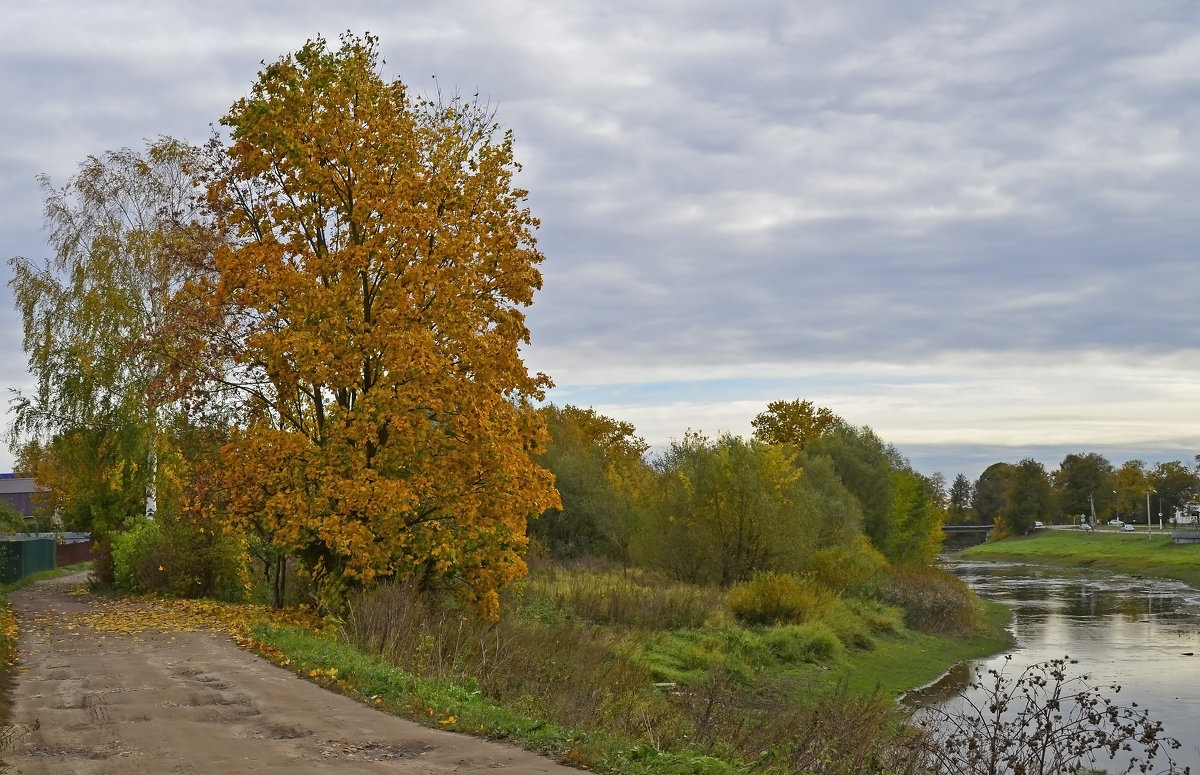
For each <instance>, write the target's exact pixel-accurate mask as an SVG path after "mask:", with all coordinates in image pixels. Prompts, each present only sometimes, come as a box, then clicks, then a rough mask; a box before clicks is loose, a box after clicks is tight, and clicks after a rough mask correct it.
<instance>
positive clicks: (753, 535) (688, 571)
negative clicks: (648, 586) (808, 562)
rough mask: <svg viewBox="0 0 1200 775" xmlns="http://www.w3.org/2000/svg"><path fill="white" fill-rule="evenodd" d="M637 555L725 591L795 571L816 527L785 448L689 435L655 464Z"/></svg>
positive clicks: (797, 472) (728, 437)
mask: <svg viewBox="0 0 1200 775" xmlns="http://www.w3.org/2000/svg"><path fill="white" fill-rule="evenodd" d="M655 468H656V471H657V476H656V489H655V491H654V494H653V503H652V504H651V505H650V507H649V508H648V512H649V518H648V520H647V524H646V525H645V528H644V530H643V531H642V532H641V534H640V535H639V537H638V542H637V546H636V551H637V555H638V557H639V559H640V560H642V561H643V562H644V563H646V564H650V565H654V566H658V567H662V568H665V569H666V570H668V571H670V572H671V573H672V574H674V575H675V576H676V577H678V578H680V579H682V580H684V581H691V582H710V583H717V584H721V585H723V586H728V585H730V584H733V583H735V582H738V581H745V580H746V579H748V578H750V577H751V576H752V575H753V574H754V573H756V572H758V571H763V570H771V569H776V568H790V567H795V566H797V565H798V564H799V562H800V560H801V558H802V556H803V555H804V554H805V551H806V547H811V546H812V544H813V543H814V542H815V541H816V540H818V535H819V528H818V527H817V526H815V525H813V524H812V523H811V517H812V516H813V515H812V513H811V511H809V510H808V509H807V508H806V507H805V506H806V504H805V501H804V498H803V496H802V494H801V492H802V488H803V485H802V474H801V472H800V470H799V469H798V468H796V466H795V464H794V459H793V457H792V455H791V454H790V453H788V452H786V451H785V450H784V449H783V448H781V447H779V446H775V445H768V444H763V443H761V442H758V441H749V442H747V441H745V440H744V439H741V438H739V437H737V436H733V435H730V434H724V435H722V436H721V437H719V438H718V439H716V440H715V441H713V440H709V439H708V438H707V437H705V436H703V435H701V434H698V433H689V434H687V435H686V436H685V437H684V438H683V440H682V441H675V442H672V444H671V446H670V448H669V449H668V450H667V451H666V452H665V453H664V454H663V455H662V457H661V458H660V459H658V460H657V461H656V463H655Z"/></svg>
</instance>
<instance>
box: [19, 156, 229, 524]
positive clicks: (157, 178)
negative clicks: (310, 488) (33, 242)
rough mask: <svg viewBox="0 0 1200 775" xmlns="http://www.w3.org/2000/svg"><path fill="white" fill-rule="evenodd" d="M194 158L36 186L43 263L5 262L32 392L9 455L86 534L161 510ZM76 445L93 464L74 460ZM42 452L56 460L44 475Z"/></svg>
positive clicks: (200, 223)
mask: <svg viewBox="0 0 1200 775" xmlns="http://www.w3.org/2000/svg"><path fill="white" fill-rule="evenodd" d="M195 158H196V151H195V149H193V148H191V147H190V146H187V145H186V144H184V143H180V142H178V141H176V140H172V139H170V138H161V139H159V140H157V141H155V142H153V143H150V144H149V145H148V146H147V149H146V151H145V152H144V153H139V152H136V151H133V150H130V149H122V150H119V151H110V152H108V153H106V154H104V155H102V156H91V157H88V159H87V160H86V161H85V162H84V163H83V164H82V165H80V168H79V171H78V172H77V174H76V175H75V176H74V177H72V178H71V179H70V180H69V181H68V182H67V184H66V185H65V186H64V187H63V188H61V189H56V188H53V187H52V186H51V183H50V180H49V178H46V177H43V178H42V179H41V182H42V188H43V190H44V191H45V194H46V199H45V213H46V222H47V224H48V227H49V232H50V238H49V241H50V246H51V248H52V256H51V257H50V258H48V259H47V260H45V261H42V262H35V261H32V260H29V259H27V258H24V257H16V258H13V259H11V260H10V262H9V264H10V265H11V267H12V270H13V278H12V279H11V280H10V282H9V285H10V286H11V287H12V290H13V294H14V296H15V298H16V302H17V308H18V310H19V311H20V313H21V317H22V323H23V327H24V340H23V346H24V350H25V353H26V356H27V358H28V367H29V371H30V373H32V374H33V376H34V379H35V381H36V388H35V389H34V391H33V392H32V393H31V394H28V395H26V394H19V395H18V396H17V398H16V400H15V401H14V404H13V410H14V411H13V416H14V420H13V423H12V425H11V427H10V431H9V441H10V446H11V447H12V448H13V449H14V450H15V451H16V452H17V453H18V454H19V455H21V456H22V457H23V458H24V459H25V460H26V461H27V462H28V463H29V464H30V467H31V468H33V469H37V470H38V471H43V470H45V471H49V470H53V471H54V472H55V481H54V482H53V483H51V482H45V481H43V484H52V485H53V487H55V488H57V489H58V490H59V491H60V492H64V493H65V492H69V493H71V497H72V502H71V503H70V504H67V505H68V506H69V508H70V509H74V510H75V511H76V513H77V514H79V515H87V520H86V521H80V522H78V523H77V526H78V527H81V528H92V527H94V528H96V529H97V530H98V531H99V530H102V529H103V528H104V527H105V526H109V525H115V524H118V523H119V522H120V521H121V520H122V519H124V518H125V517H126V516H128V515H129V514H130V513H131V512H132V510H133V509H135V508H136V509H137V510H142V509H144V511H145V513H146V514H147V515H153V514H154V512H155V511H156V510H157V509H158V501H159V499H160V493H159V484H160V481H161V479H162V474H161V472H160V470H159V463H160V458H161V456H162V454H163V452H164V449H169V448H170V446H171V443H170V440H169V439H166V438H164V437H163V434H162V426H163V423H164V418H165V417H167V416H168V415H169V414H170V413H172V412H175V411H177V407H175V406H173V405H172V403H171V400H170V397H169V396H165V395H164V394H163V390H162V387H163V383H164V380H165V379H166V378H167V376H168V374H169V373H170V371H171V369H172V365H171V363H170V358H169V353H167V352H165V351H164V350H163V349H162V348H163V346H164V345H165V344H166V343H168V342H169V338H168V337H164V336H162V332H163V331H164V330H166V329H167V328H169V327H170V326H171V320H170V314H169V311H168V301H169V299H170V298H171V297H172V295H173V294H174V293H176V292H177V291H178V290H179V289H180V288H181V287H182V285H183V284H184V283H185V282H186V281H187V280H188V279H189V278H190V277H192V276H193V274H194V271H195V264H194V263H193V262H192V261H191V260H189V255H188V254H189V253H191V252H192V251H195V250H196V249H197V246H198V245H200V246H205V245H208V244H211V237H206V238H204V239H201V235H205V234H207V235H211V230H210V229H209V228H208V226H207V224H206V221H205V218H204V216H203V213H202V211H201V210H200V209H199V208H198V207H197V204H196V202H195V200H194V197H193V195H192V186H191V181H190V179H189V178H188V175H187V168H188V167H189V165H191V164H192V163H193V162H194V160H195ZM77 444H82V445H83V447H84V448H85V449H87V450H89V452H88V454H87V455H84V456H83V457H82V460H81V459H80V457H81V456H80V454H79V453H80V450H78V449H75V448H74V447H75V445H77ZM42 452H46V453H47V454H50V455H52V456H53V458H54V459H53V460H50V461H47V465H46V466H40V465H38V464H37V460H36V457H37V456H38V455H39V454H41V453H42ZM72 459H74V460H75V462H74V463H72V464H70V465H67V464H65V461H67V460H72ZM55 461H57V462H55ZM98 466H99V467H104V470H97V467H98ZM41 475H42V474H41V473H39V476H41ZM114 489H116V490H118V491H119V492H113V490H114Z"/></svg>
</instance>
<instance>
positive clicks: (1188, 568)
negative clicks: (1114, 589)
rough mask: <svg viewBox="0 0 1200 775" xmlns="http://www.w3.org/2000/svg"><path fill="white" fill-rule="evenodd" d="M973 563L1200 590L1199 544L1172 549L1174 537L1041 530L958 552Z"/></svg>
mask: <svg viewBox="0 0 1200 775" xmlns="http://www.w3.org/2000/svg"><path fill="white" fill-rule="evenodd" d="M958 556H959V557H962V558H963V559H971V560H1017V561H1022V562H1030V563H1038V564H1045V565H1060V566H1067V567H1075V568H1103V569H1105V570H1112V571H1116V572H1118V573H1126V574H1129V575H1132V576H1154V577H1157V578H1170V579H1176V580H1178V581H1182V582H1184V583H1185V584H1188V585H1189V586H1192V587H1197V588H1200V544H1173V543H1171V538H1170V536H1165V535H1154V536H1153V537H1151V538H1149V539H1147V538H1146V534H1145V533H1117V532H1115V531H1097V532H1091V533H1089V532H1084V531H1072V530H1039V531H1037V532H1035V533H1034V534H1032V535H1028V536H1020V537H1016V538H1006V539H1004V540H1001V541H989V542H987V543H984V544H979V545H978V546H973V547H970V548H969V549H964V550H963V551H962V552H959V554H958Z"/></svg>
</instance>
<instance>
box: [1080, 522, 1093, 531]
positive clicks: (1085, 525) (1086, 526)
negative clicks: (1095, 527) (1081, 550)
mask: <svg viewBox="0 0 1200 775" xmlns="http://www.w3.org/2000/svg"><path fill="white" fill-rule="evenodd" d="M1079 529H1080V530H1091V529H1092V526H1091V525H1089V524H1088V523H1086V522H1080V523H1079Z"/></svg>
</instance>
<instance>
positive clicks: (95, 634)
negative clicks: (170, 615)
mask: <svg viewBox="0 0 1200 775" xmlns="http://www.w3.org/2000/svg"><path fill="white" fill-rule="evenodd" d="M85 583H86V574H82V573H80V574H73V575H69V576H63V577H61V578H58V579H53V580H50V581H43V582H39V583H37V584H34V585H32V586H29V587H26V588H24V589H21V590H18V591H16V592H13V593H12V594H11V595H9V601H10V603H11V605H12V606H13V608H14V610H15V611H16V613H17V616H18V617H19V620H20V625H21V635H20V642H19V643H20V645H19V649H20V654H21V657H20V662H19V664H18V666H17V671H16V674H15V677H14V682H13V686H12V690H11V691H12V694H11V699H12V713H11V719H10V720H11V723H14V724H25V725H29V726H33V725H34V723H35V722H36V723H37V724H38V728H37V729H36V730H34V731H32V732H31V733H30V734H28V735H26V736H25V737H23V738H22V739H21V740H19V741H18V742H17V743H16V745H15V746H14V748H13V750H12V751H10V752H9V753H8V754H7V755H5V757H4V758H5V760H6V761H8V762H9V763H10V764H12V765H15V767H16V768H17V771H18V772H20V773H23V774H24V775H37V774H38V773H54V775H70V774H75V775H118V774H119V775H139V774H142V773H145V774H153V775H160V774H162V773H205V775H211V774H212V773H287V775H310V774H315V773H422V774H423V775H424V774H428V775H436V774H438V773H460V774H462V775H475V774H481V773H494V772H496V771H497V770H507V771H509V772H516V773H535V774H536V773H545V774H546V775H572V774H575V775H577V774H578V772H579V770H575V769H572V768H569V767H564V766H562V765H559V764H555V763H554V762H552V761H550V760H548V759H544V758H542V757H539V756H536V755H534V754H531V753H529V752H527V751H523V750H520V749H517V748H513V747H511V746H506V745H503V744H500V743H494V742H490V741H486V740H480V739H477V738H473V737H468V736H465V735H460V734H455V733H453V732H446V731H443V730H438V729H429V728H426V727H422V726H419V725H417V724H414V723H412V722H409V721H405V720H403V719H400V718H396V717H394V716H390V715H388V714H386V713H383V712H381V711H377V710H374V709H372V708H368V707H366V706H364V705H361V704H359V703H357V702H354V701H353V700H350V699H348V698H346V697H343V696H341V695H339V694H335V693H333V692H329V691H326V690H325V689H322V688H321V687H319V686H317V685H315V684H313V683H310V682H308V681H305V680H303V679H301V678H299V677H297V676H296V675H295V674H294V673H291V672H288V671H287V670H285V669H283V668H280V667H276V666H275V665H272V664H270V663H269V662H267V661H265V660H263V659H260V658H258V657H256V656H254V655H252V654H249V653H247V652H245V651H242V650H241V649H239V648H238V647H237V646H236V645H235V644H234V643H233V641H232V639H231V638H230V637H229V636H228V635H222V634H213V633H205V632H176V633H157V632H145V633H142V634H140V635H131V634H124V633H119V632H112V631H100V630H97V629H94V628H92V627H91V626H89V625H88V624H87V619H88V617H89V616H94V614H95V613H97V610H98V609H102V608H103V607H104V606H105V605H109V604H110V603H109V602H108V601H106V600H105V599H104V598H102V597H98V596H94V595H88V594H81V592H82V591H83V589H84V584H85ZM129 615H136V614H129Z"/></svg>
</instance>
